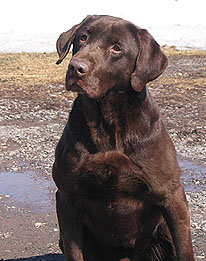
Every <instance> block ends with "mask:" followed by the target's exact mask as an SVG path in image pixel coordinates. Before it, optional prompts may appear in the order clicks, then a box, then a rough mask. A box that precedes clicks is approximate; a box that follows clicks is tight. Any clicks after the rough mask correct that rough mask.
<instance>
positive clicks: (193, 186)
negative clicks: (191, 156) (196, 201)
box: [179, 160, 206, 191]
mask: <svg viewBox="0 0 206 261" xmlns="http://www.w3.org/2000/svg"><path fill="white" fill-rule="evenodd" d="M179 165H180V168H181V169H182V176H181V181H182V184H183V185H184V187H185V190H186V191H200V190H204V191H205V190H206V166H204V165H202V164H199V163H196V162H193V161H189V160H181V161H179Z"/></svg>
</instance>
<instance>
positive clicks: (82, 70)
mask: <svg viewBox="0 0 206 261" xmlns="http://www.w3.org/2000/svg"><path fill="white" fill-rule="evenodd" d="M69 67H70V69H72V70H75V72H76V73H77V75H78V76H79V77H82V76H84V75H85V74H86V73H87V72H88V71H89V66H88V64H87V63H86V62H85V61H82V60H80V59H72V60H71V62H70V64H69Z"/></svg>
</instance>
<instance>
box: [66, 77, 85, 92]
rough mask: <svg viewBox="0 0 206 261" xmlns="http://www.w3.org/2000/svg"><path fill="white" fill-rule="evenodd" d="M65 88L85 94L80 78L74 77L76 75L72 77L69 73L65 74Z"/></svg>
mask: <svg viewBox="0 0 206 261" xmlns="http://www.w3.org/2000/svg"><path fill="white" fill-rule="evenodd" d="M66 89H67V90H68V91H73V92H77V93H79V94H86V92H85V90H84V89H85V86H84V84H83V82H82V80H80V79H76V77H72V76H71V75H69V74H67V77H66Z"/></svg>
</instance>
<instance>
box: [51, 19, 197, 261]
mask: <svg viewBox="0 0 206 261" xmlns="http://www.w3.org/2000/svg"><path fill="white" fill-rule="evenodd" d="M72 44H73V56H72V59H71V61H70V64H69V67H68V71H67V74H66V88H67V90H72V91H74V92H77V93H78V97H77V98H76V100H75V101H74V105H73V108H72V111H71V113H70V117H69V120H68V123H67V125H66V127H65V129H64V132H63V135H62V137H61V139H60V141H59V143H58V145H57V148H56V159H55V163H54V166H53V178H54V180H55V182H56V185H57V187H58V191H57V193H56V201H57V215H58V221H59V227H60V247H61V249H62V251H63V253H64V254H65V256H66V260H67V261H83V260H84V261H116V260H119V261H120V260H121V261H123V260H125V261H126V260H130V261H133V260H138V261H140V260H141V261H146V260H148V261H154V260H161V261H162V260H164V261H170V260H181V261H183V260H184V261H191V260H194V256H193V250H192V244H191V233H190V216H189V210H188V205H187V201H186V197H185V193H184V189H183V187H182V185H180V169H179V166H178V163H177V159H176V153H175V149H174V146H173V143H172V141H171V139H170V138H169V136H168V133H167V131H166V129H165V126H164V124H163V122H162V119H161V116H160V113H159V110H158V107H157V105H156V103H155V102H154V100H153V98H152V96H151V95H150V93H149V91H148V89H147V88H146V83H148V82H149V81H152V80H154V79H156V78H157V77H158V76H159V75H160V74H162V72H163V71H164V69H165V68H166V66H167V58H166V56H165V55H164V54H163V52H162V51H161V49H160V47H159V45H158V43H157V42H156V41H155V40H154V39H153V37H152V36H151V35H150V34H149V33H148V32H147V31H146V30H144V29H140V28H139V27H137V26H135V25H134V24H132V23H130V22H127V21H125V20H122V19H119V18H114V17H110V16H96V15H95V16H88V17H87V18H86V19H84V20H83V21H82V22H81V23H80V24H78V25H75V26H74V27H72V28H71V29H70V30H69V31H67V32H65V33H62V34H61V35H60V37H59V39H58V41H57V51H58V54H59V60H58V62H57V64H59V63H61V62H62V60H63V59H64V58H65V57H66V55H67V54H68V52H69V49H70V47H71V45H72Z"/></svg>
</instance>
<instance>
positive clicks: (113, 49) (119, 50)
mask: <svg viewBox="0 0 206 261" xmlns="http://www.w3.org/2000/svg"><path fill="white" fill-rule="evenodd" d="M111 50H112V52H114V53H120V52H121V48H120V46H119V45H117V44H115V45H114V46H112V48H111Z"/></svg>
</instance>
